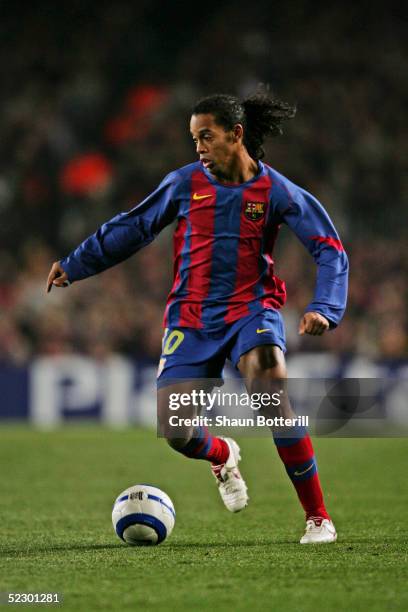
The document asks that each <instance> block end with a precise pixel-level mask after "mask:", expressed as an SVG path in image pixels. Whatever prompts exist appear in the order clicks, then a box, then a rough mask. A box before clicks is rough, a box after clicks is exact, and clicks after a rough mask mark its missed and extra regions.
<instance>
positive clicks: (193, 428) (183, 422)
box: [157, 380, 230, 465]
mask: <svg viewBox="0 0 408 612" xmlns="http://www.w3.org/2000/svg"><path fill="white" fill-rule="evenodd" d="M206 390H208V386H207V385H206V381H205V380H202V381H198V380H197V381H194V380H186V381H180V382H177V383H175V382H173V383H172V384H169V385H167V386H163V387H161V388H159V389H158V391H157V417H158V427H159V432H160V435H162V436H163V437H164V438H166V440H167V442H168V444H169V445H170V446H171V448H173V449H174V450H176V451H178V452H179V453H181V454H183V455H185V456H186V457H190V458H191V459H204V460H206V461H209V462H210V463H212V464H213V465H219V464H221V463H225V462H226V461H227V459H228V456H229V453H230V450H229V447H228V444H227V443H226V442H225V440H224V439H223V438H218V437H217V436H212V435H211V434H210V432H209V431H208V428H207V427H206V426H205V424H192V423H190V421H192V420H193V419H197V417H199V416H200V413H201V409H202V406H201V403H200V401H199V398H200V391H206ZM181 400H182V401H181ZM197 420H198V419H197Z"/></svg>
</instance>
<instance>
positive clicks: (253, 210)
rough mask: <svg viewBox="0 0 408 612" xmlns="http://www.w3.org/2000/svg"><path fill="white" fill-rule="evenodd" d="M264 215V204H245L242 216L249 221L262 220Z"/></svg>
mask: <svg viewBox="0 0 408 612" xmlns="http://www.w3.org/2000/svg"><path fill="white" fill-rule="evenodd" d="M264 214H265V202H245V209H244V215H245V216H246V218H247V219H250V220H251V221H258V219H262V217H263V216H264Z"/></svg>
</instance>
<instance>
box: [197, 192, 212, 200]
mask: <svg viewBox="0 0 408 612" xmlns="http://www.w3.org/2000/svg"><path fill="white" fill-rule="evenodd" d="M211 196H212V193H209V194H206V195H199V194H198V193H195V194H194V195H193V200H204V198H211Z"/></svg>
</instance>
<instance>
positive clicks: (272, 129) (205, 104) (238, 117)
mask: <svg viewBox="0 0 408 612" xmlns="http://www.w3.org/2000/svg"><path fill="white" fill-rule="evenodd" d="M207 113H208V114H211V115H213V116H214V120H215V122H216V123H217V124H218V125H221V126H222V127H223V128H224V129H225V130H227V131H229V130H232V129H233V127H234V125H236V124H237V123H241V124H242V125H243V128H244V145H245V147H246V148H247V151H248V153H249V155H250V156H251V157H252V158H253V159H262V158H263V157H264V155H265V152H264V150H263V144H264V142H265V139H266V137H267V136H279V135H280V134H282V133H283V130H282V125H283V122H284V121H287V120H288V119H292V118H293V117H294V116H295V114H296V107H295V106H292V105H290V104H288V103H287V102H283V101H282V100H279V99H278V98H274V97H272V95H271V94H270V93H269V92H268V91H267V90H259V91H257V92H256V93H255V94H253V95H252V96H250V97H249V98H246V99H245V100H242V102H240V101H239V100H238V99H237V98H236V97H234V96H230V95H227V94H214V95H212V96H207V97H205V98H202V99H201V100H199V101H198V102H197V103H196V104H195V105H194V107H193V109H192V114H193V115H199V114H207Z"/></svg>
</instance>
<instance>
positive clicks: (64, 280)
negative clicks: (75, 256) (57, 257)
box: [47, 261, 69, 293]
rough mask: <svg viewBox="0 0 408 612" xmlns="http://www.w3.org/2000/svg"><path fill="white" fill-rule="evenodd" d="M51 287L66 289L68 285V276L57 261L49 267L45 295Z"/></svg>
mask: <svg viewBox="0 0 408 612" xmlns="http://www.w3.org/2000/svg"><path fill="white" fill-rule="evenodd" d="M53 285H55V286H56V287H68V285H69V280H68V276H67V274H66V272H64V269H63V268H62V266H61V264H60V262H59V261H56V262H55V263H53V264H52V266H51V270H50V273H49V274H48V278H47V293H49V292H50V291H51V289H52V286H53Z"/></svg>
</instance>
